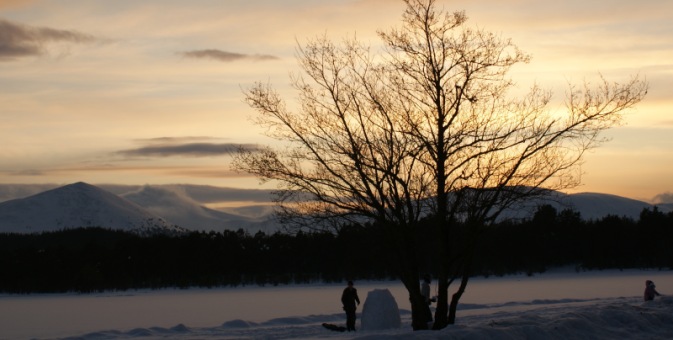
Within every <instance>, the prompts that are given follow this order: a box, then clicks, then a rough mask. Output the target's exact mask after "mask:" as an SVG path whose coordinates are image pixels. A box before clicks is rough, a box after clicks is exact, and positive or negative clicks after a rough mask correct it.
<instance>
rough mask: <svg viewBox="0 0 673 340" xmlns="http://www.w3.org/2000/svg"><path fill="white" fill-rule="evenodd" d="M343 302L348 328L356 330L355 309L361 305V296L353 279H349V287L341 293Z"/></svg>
mask: <svg viewBox="0 0 673 340" xmlns="http://www.w3.org/2000/svg"><path fill="white" fill-rule="evenodd" d="M341 303H342V304H343V306H344V311H346V330H348V331H349V332H350V331H355V309H357V306H358V305H360V298H359V297H358V290H357V289H355V287H353V281H348V287H346V288H345V289H344V292H343V294H341ZM356 303H357V305H356Z"/></svg>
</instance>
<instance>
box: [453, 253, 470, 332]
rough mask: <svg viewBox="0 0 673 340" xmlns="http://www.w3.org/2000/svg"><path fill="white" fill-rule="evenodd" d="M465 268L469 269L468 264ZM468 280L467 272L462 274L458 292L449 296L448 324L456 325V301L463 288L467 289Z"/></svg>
mask: <svg viewBox="0 0 673 340" xmlns="http://www.w3.org/2000/svg"><path fill="white" fill-rule="evenodd" d="M465 266H466V267H469V265H468V264H465ZM469 279H470V275H469V270H467V269H466V270H465V271H464V272H463V278H462V279H461V280H460V287H458V290H457V291H456V292H455V293H454V294H453V296H451V306H450V307H449V318H448V324H450V325H453V324H455V323H456V309H457V308H458V301H459V300H460V298H461V297H462V296H463V293H465V287H467V281H468V280H469Z"/></svg>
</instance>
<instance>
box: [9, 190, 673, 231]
mask: <svg viewBox="0 0 673 340" xmlns="http://www.w3.org/2000/svg"><path fill="white" fill-rule="evenodd" d="M102 187H106V186H105V185H101V186H94V185H91V184H87V183H84V182H77V183H73V184H69V185H65V186H61V187H57V188H54V189H49V190H46V191H43V192H40V193H37V194H34V195H32V196H28V197H25V198H19V199H13V200H9V201H5V202H0V232H17V233H33V232H42V231H55V230H60V229H68V228H77V227H93V226H98V227H105V228H111V229H122V230H129V229H137V230H139V231H142V230H154V229H156V230H163V231H179V230H194V231H206V232H207V231H218V232H219V231H223V230H227V229H228V230H237V229H244V230H246V231H248V232H257V231H264V232H275V231H277V230H280V228H281V226H280V224H279V223H278V222H277V221H276V220H275V219H274V218H273V216H272V214H271V212H272V210H273V209H272V208H271V207H270V205H269V203H270V196H265V195H264V194H263V191H261V190H259V189H251V193H250V194H249V195H246V194H245V193H246V190H245V189H228V188H218V187H207V186H197V187H194V188H192V186H190V185H145V186H113V188H114V190H113V191H114V192H113V191H112V190H105V189H103V188H102ZM0 188H1V187H0ZM15 189H16V188H15V186H14V187H13V190H15ZM194 189H196V190H194ZM240 193H242V194H243V196H242V197H243V198H244V200H245V201H246V202H248V204H247V205H243V206H237V207H228V208H219V209H214V208H209V207H207V206H206V203H213V202H217V200H218V199H224V200H227V199H229V200H233V199H234V198H235V197H241V196H239V194H240ZM267 197H268V200H267V201H265V198H267ZM553 198H554V199H553V200H545V201H533V202H530V204H527V205H526V206H524V207H522V208H520V209H516V210H514V209H512V210H511V211H509V212H508V214H507V217H508V218H517V219H523V218H529V217H531V216H532V214H533V213H534V212H535V210H536V209H537V207H538V206H539V205H542V204H550V205H552V206H553V207H554V208H555V209H557V210H558V211H561V210H564V209H572V210H574V211H576V212H579V213H580V216H581V218H582V219H584V220H589V219H600V218H602V217H604V216H606V215H616V216H620V217H622V216H625V217H629V218H633V219H638V218H639V215H640V213H641V212H642V210H643V209H645V208H650V209H652V208H653V207H655V205H652V204H649V203H646V202H643V201H639V200H634V199H630V198H626V197H621V196H617V195H612V194H602V193H591V192H584V193H575V194H563V193H557V194H556V195H555V196H554V197H553ZM656 206H657V207H659V210H660V211H662V212H665V213H666V212H669V211H673V205H671V204H662V205H656Z"/></svg>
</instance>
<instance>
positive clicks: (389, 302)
mask: <svg viewBox="0 0 673 340" xmlns="http://www.w3.org/2000/svg"><path fill="white" fill-rule="evenodd" d="M360 318H361V320H360V323H361V328H362V330H368V331H371V330H382V329H394V328H400V326H401V324H402V321H401V320H400V309H399V308H398V307H397V302H396V301H395V298H394V297H393V294H391V293H390V291H389V290H387V289H374V290H372V291H371V292H369V293H368V294H367V300H365V304H364V306H363V307H362V315H361V317H360Z"/></svg>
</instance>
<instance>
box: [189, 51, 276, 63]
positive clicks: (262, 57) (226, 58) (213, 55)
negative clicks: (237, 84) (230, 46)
mask: <svg viewBox="0 0 673 340" xmlns="http://www.w3.org/2000/svg"><path fill="white" fill-rule="evenodd" d="M178 54H179V55H181V56H183V57H185V58H195V59H214V60H218V61H223V62H232V61H239V60H251V61H267V60H276V59H278V57H276V56H273V55H269V54H243V53H235V52H228V51H222V50H217V49H205V50H193V51H185V52H178Z"/></svg>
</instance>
